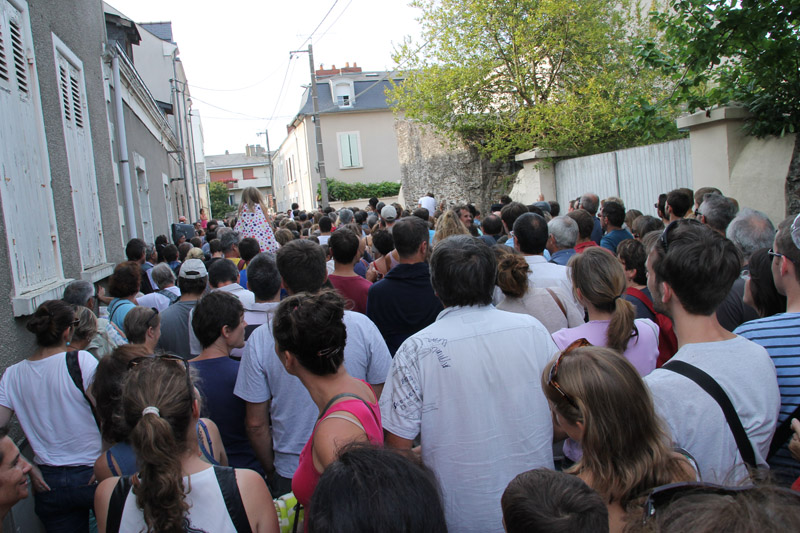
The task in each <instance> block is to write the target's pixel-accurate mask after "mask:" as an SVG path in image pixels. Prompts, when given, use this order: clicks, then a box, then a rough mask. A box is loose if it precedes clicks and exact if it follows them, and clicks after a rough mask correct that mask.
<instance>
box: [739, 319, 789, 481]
mask: <svg viewBox="0 0 800 533" xmlns="http://www.w3.org/2000/svg"><path fill="white" fill-rule="evenodd" d="M734 333H736V334H737V335H741V336H742V337H745V338H746V339H749V340H751V341H753V342H755V343H757V344H760V345H761V346H763V347H764V348H766V350H767V352H768V353H769V356H770V357H771V358H772V362H773V363H775V369H776V370H777V373H778V386H779V387H780V391H781V410H780V415H779V416H778V426H780V425H781V423H783V421H784V420H786V419H787V418H788V417H789V416H791V414H792V413H793V412H794V410H795V409H796V408H797V406H798V405H800V313H780V314H777V315H773V316H770V317H766V318H759V319H758V320H751V321H750V322H745V323H744V324H742V325H741V326H739V327H738V328H736V330H734ZM788 442H789V441H788V439H787V441H786V442H785V443H784V444H783V446H782V447H781V449H780V450H778V452H777V453H776V454H775V455H774V456H773V457H772V459H770V461H769V464H770V467H772V469H773V472H774V474H775V475H776V478H777V481H778V482H779V483H780V484H782V485H783V484H791V483H792V482H793V481H794V480H795V479H797V478H798V477H800V463H798V462H797V461H795V460H794V459H793V458H792V456H791V454H790V453H789V448H788Z"/></svg>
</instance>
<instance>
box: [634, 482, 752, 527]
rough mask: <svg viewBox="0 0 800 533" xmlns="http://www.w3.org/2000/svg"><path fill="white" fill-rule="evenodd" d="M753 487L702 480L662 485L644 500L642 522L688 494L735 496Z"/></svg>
mask: <svg viewBox="0 0 800 533" xmlns="http://www.w3.org/2000/svg"><path fill="white" fill-rule="evenodd" d="M752 488H753V487H752V486H742V487H724V486H722V485H715V484H713V483H703V482H701V481H687V482H681V483H670V484H668V485H662V486H660V487H656V488H655V489H653V490H652V492H650V494H649V495H648V496H647V500H646V501H645V502H644V511H643V514H642V524H647V522H648V521H650V520H651V519H653V518H655V516H656V515H657V514H658V513H659V512H660V511H662V510H663V509H664V508H665V507H668V506H669V505H670V504H672V503H673V502H675V501H677V500H680V499H681V498H684V497H686V496H693V495H698V494H713V495H718V496H735V495H736V494H741V493H742V492H745V491H747V490H750V489H752Z"/></svg>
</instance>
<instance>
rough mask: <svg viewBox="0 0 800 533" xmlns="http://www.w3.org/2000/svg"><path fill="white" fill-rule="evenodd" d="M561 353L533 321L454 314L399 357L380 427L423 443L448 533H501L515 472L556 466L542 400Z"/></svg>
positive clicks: (492, 313) (463, 310)
mask: <svg viewBox="0 0 800 533" xmlns="http://www.w3.org/2000/svg"><path fill="white" fill-rule="evenodd" d="M557 351H558V349H557V348H556V345H555V343H553V340H552V339H551V338H550V334H549V333H548V332H547V329H545V327H544V326H543V325H542V324H541V323H540V322H539V321H538V320H536V319H534V318H533V317H531V316H528V315H523V314H518V313H508V312H506V311H500V310H497V309H495V308H494V307H492V306H480V307H478V306H476V307H455V308H448V309H445V310H444V311H442V312H441V313H440V314H439V316H438V317H437V318H436V322H434V323H433V324H431V325H430V326H428V327H427V328H425V329H423V330H422V331H420V332H418V333H416V334H414V335H412V336H411V337H409V338H408V339H407V340H406V341H405V342H404V343H403V344H402V345H401V346H400V348H399V349H398V351H397V353H396V354H395V356H394V360H393V361H392V369H391V372H390V374H389V377H388V379H387V380H386V384H385V385H384V389H383V394H382V395H381V399H380V406H381V417H382V419H383V427H384V429H386V430H387V431H389V432H391V433H393V434H394V435H397V436H398V437H401V438H404V439H414V438H415V437H416V436H417V435H418V434H419V435H420V436H421V439H422V460H423V462H424V463H425V464H426V465H427V466H429V467H430V468H431V469H433V471H434V473H435V474H436V477H437V478H438V480H439V483H440V485H441V489H442V500H443V503H444V508H445V515H446V518H447V526H448V529H449V530H450V531H458V532H470V531H475V532H487V531H496V532H502V531H503V524H502V512H501V508H500V497H501V496H502V494H503V491H504V490H505V488H506V486H507V485H508V483H509V482H510V481H511V480H512V479H513V478H514V477H515V476H516V475H517V474H519V473H521V472H525V471H527V470H530V469H532V468H538V467H545V468H551V469H552V468H553V449H552V443H553V423H552V420H551V417H550V408H549V406H548V404H547V399H546V398H545V395H544V393H543V392H542V384H541V379H542V378H541V376H542V371H543V370H544V367H545V365H546V364H547V363H548V362H549V361H550V360H551V359H552V358H553V357H554V356H555V354H556V352H557Z"/></svg>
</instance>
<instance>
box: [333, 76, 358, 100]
mask: <svg viewBox="0 0 800 533" xmlns="http://www.w3.org/2000/svg"><path fill="white" fill-rule="evenodd" d="M331 86H332V87H333V100H334V102H336V105H337V106H338V107H352V106H353V103H354V102H355V94H354V92H353V81H352V80H346V79H341V78H339V79H337V80H331Z"/></svg>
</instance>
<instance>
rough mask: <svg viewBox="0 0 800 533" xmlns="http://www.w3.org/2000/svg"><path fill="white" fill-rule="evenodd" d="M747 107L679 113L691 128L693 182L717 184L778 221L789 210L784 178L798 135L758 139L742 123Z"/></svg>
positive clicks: (683, 125) (744, 204) (681, 125)
mask: <svg viewBox="0 0 800 533" xmlns="http://www.w3.org/2000/svg"><path fill="white" fill-rule="evenodd" d="M745 118H747V112H746V111H745V110H744V109H741V108H731V107H727V108H718V109H714V110H713V111H711V113H708V114H706V113H704V112H701V113H695V114H693V115H689V116H687V117H683V118H680V119H678V127H679V128H688V129H689V140H690V143H691V148H692V174H693V178H694V183H693V187H694V189H698V188H700V187H717V188H718V189H719V190H721V191H722V193H723V194H725V195H726V196H731V197H733V198H735V199H736V200H737V201H738V202H739V206H740V207H750V208H752V209H757V210H759V211H762V212H764V213H766V214H767V216H769V217H770V219H772V221H773V222H774V223H775V224H776V225H777V223H778V222H780V221H781V220H783V218H784V214H785V206H786V200H785V184H786V174H787V173H788V171H789V162H790V161H791V157H792V149H793V147H794V135H787V136H785V137H766V138H763V139H758V138H756V137H752V136H748V135H747V134H746V132H745V131H744V129H743V126H744V119H745Z"/></svg>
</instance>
